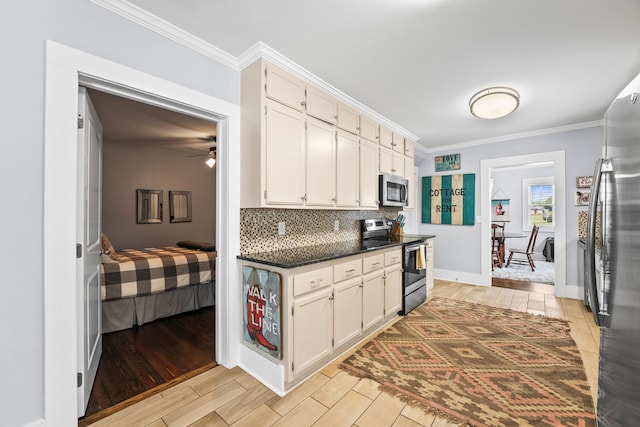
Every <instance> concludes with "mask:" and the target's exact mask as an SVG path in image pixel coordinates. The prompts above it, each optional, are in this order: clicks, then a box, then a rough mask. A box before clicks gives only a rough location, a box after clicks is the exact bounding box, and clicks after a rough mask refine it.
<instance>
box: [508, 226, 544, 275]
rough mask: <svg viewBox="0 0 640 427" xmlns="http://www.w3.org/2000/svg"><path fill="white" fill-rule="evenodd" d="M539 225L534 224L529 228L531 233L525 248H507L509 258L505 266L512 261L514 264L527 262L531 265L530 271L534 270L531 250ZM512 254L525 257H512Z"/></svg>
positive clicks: (533, 246) (534, 244) (534, 243)
mask: <svg viewBox="0 0 640 427" xmlns="http://www.w3.org/2000/svg"><path fill="white" fill-rule="evenodd" d="M539 229H540V227H538V226H537V225H534V226H533V228H531V235H530V236H529V244H528V245H527V249H509V259H508V260H507V267H509V264H511V262H513V263H514V264H527V263H528V264H529V267H531V271H535V268H536V265H535V264H534V263H533V258H532V257H531V255H533V250H534V248H535V246H536V239H537V238H538V230H539ZM514 255H517V256H522V257H526V260H525V259H518V258H513V256H514Z"/></svg>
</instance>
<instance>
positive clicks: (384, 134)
mask: <svg viewBox="0 0 640 427" xmlns="http://www.w3.org/2000/svg"><path fill="white" fill-rule="evenodd" d="M379 143H380V146H381V147H385V148H389V149H393V131H391V129H389V128H386V127H384V126H380V139H379Z"/></svg>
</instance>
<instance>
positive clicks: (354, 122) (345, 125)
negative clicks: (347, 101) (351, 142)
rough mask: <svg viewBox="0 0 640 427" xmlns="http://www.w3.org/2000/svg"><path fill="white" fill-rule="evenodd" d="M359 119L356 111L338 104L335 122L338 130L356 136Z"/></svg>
mask: <svg viewBox="0 0 640 427" xmlns="http://www.w3.org/2000/svg"><path fill="white" fill-rule="evenodd" d="M359 117H360V115H359V114H358V112H357V111H356V110H354V109H353V108H351V107H349V106H347V105H344V104H343V103H340V102H339V103H338V120H337V122H336V125H337V126H338V129H342V130H344V131H346V132H349V133H353V134H355V135H357V134H358V126H359V122H360V120H359Z"/></svg>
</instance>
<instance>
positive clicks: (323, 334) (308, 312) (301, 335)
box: [292, 287, 333, 373]
mask: <svg viewBox="0 0 640 427" xmlns="http://www.w3.org/2000/svg"><path fill="white" fill-rule="evenodd" d="M332 292H333V290H332V288H331V287H328V288H326V289H322V290H319V291H316V292H313V293H310V294H308V295H305V296H303V297H300V298H296V299H294V301H293V368H292V370H293V372H294V373H295V372H300V371H304V370H305V369H307V368H309V367H310V366H312V365H313V364H315V363H317V362H319V361H320V360H322V359H324V358H326V357H328V356H330V355H331V353H332V352H333V345H332V339H333V304H332Z"/></svg>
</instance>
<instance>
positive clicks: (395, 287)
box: [384, 265, 402, 317]
mask: <svg viewBox="0 0 640 427" xmlns="http://www.w3.org/2000/svg"><path fill="white" fill-rule="evenodd" d="M400 310H402V266H400V265H398V266H397V267H391V268H387V269H386V270H385V279H384V315H385V317H391V316H394V315H396V314H398V312H399V311H400Z"/></svg>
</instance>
